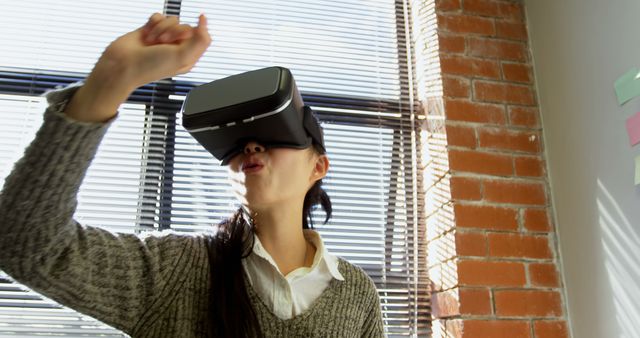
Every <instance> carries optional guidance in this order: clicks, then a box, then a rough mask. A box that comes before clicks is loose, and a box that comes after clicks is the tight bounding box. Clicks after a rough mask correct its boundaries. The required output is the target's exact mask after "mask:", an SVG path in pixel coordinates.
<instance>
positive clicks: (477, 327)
mask: <svg viewBox="0 0 640 338" xmlns="http://www.w3.org/2000/svg"><path fill="white" fill-rule="evenodd" d="M463 332H464V334H463V336H462V338H489V337H490V338H529V337H530V332H531V327H530V326H529V322H526V321H515V320H469V319H467V320H465V321H464V329H463ZM456 337H457V336H456Z"/></svg>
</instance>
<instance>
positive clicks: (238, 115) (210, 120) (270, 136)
mask: <svg viewBox="0 0 640 338" xmlns="http://www.w3.org/2000/svg"><path fill="white" fill-rule="evenodd" d="M182 125H183V127H184V128H185V129H186V130H187V131H188V132H189V133H190V134H191V136H193V138H195V139H196V140H197V141H198V142H199V143H200V144H201V145H202V146H204V148H205V149H207V150H208V151H209V152H210V153H211V154H212V155H213V156H214V157H215V158H217V159H218V160H220V161H221V162H222V163H221V164H222V165H227V164H229V160H231V158H232V157H234V156H235V155H237V154H240V153H242V152H243V149H244V146H245V145H246V144H247V142H249V141H256V142H258V143H260V144H261V145H263V146H265V147H267V148H270V147H287V148H297V149H304V148H307V147H309V146H311V145H312V144H313V143H316V144H318V145H319V146H320V147H321V148H322V151H323V152H326V149H325V147H324V137H323V133H322V128H321V127H320V122H319V121H318V119H317V118H316V117H315V115H314V114H313V111H312V110H311V108H310V107H309V106H307V105H305V104H304V102H303V101H302V96H301V95H300V93H299V92H298V88H297V87H296V83H295V81H294V79H293V75H291V71H289V69H287V68H284V67H279V66H275V67H267V68H262V69H257V70H252V71H249V72H245V73H241V74H237V75H232V76H229V77H226V78H223V79H219V80H215V81H212V82H209V83H205V84H203V85H200V86H197V87H195V88H193V89H192V90H191V91H190V92H189V94H187V97H186V99H185V101H184V103H183V105H182Z"/></svg>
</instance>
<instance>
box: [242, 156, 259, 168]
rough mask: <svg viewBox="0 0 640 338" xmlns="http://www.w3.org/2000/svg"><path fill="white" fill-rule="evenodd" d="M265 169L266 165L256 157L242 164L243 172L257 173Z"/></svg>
mask: <svg viewBox="0 0 640 338" xmlns="http://www.w3.org/2000/svg"><path fill="white" fill-rule="evenodd" d="M262 167H264V163H263V162H262V161H260V160H259V159H257V158H255V157H249V158H247V159H246V160H244V162H242V167H241V169H242V171H243V172H256V171H258V170H260V169H262Z"/></svg>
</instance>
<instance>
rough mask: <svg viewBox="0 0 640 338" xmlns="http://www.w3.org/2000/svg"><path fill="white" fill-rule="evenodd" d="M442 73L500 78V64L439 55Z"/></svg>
mask: <svg viewBox="0 0 640 338" xmlns="http://www.w3.org/2000/svg"><path fill="white" fill-rule="evenodd" d="M440 68H441V70H442V74H449V75H463V76H469V77H481V78H489V79H499V78H500V65H499V64H498V62H496V61H492V60H482V59H476V58H469V57H463V56H455V55H444V54H441V55H440Z"/></svg>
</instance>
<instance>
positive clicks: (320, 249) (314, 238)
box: [252, 229, 344, 281]
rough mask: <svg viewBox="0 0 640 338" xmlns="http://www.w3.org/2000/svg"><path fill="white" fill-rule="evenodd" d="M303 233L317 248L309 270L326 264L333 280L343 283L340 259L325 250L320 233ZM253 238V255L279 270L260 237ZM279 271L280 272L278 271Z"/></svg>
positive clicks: (304, 231)
mask: <svg viewBox="0 0 640 338" xmlns="http://www.w3.org/2000/svg"><path fill="white" fill-rule="evenodd" d="M302 233H303V235H304V238H305V239H306V240H307V241H308V242H310V243H311V244H313V246H315V248H316V254H315V256H314V257H313V263H312V265H311V267H310V268H309V270H314V269H316V268H317V267H318V265H319V264H325V266H326V267H327V269H328V270H329V273H330V274H331V276H332V277H333V278H335V279H337V280H341V281H343V280H344V277H343V276H342V274H341V273H340V270H339V269H338V258H337V257H336V256H334V255H332V254H331V253H330V252H329V251H328V250H327V249H326V248H325V246H324V242H323V241H322V237H320V233H318V232H317V231H315V230H312V229H304V230H302ZM253 238H254V240H255V241H254V244H253V252H252V253H253V254H255V255H257V256H259V257H261V258H263V259H265V260H266V261H267V262H269V263H270V264H271V265H273V267H274V268H276V269H278V265H277V264H276V262H275V261H274V260H273V257H271V255H270V254H269V252H267V250H265V248H264V247H263V246H262V242H260V238H258V235H256V234H255V233H254V235H253ZM278 271H280V270H279V269H278Z"/></svg>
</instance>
